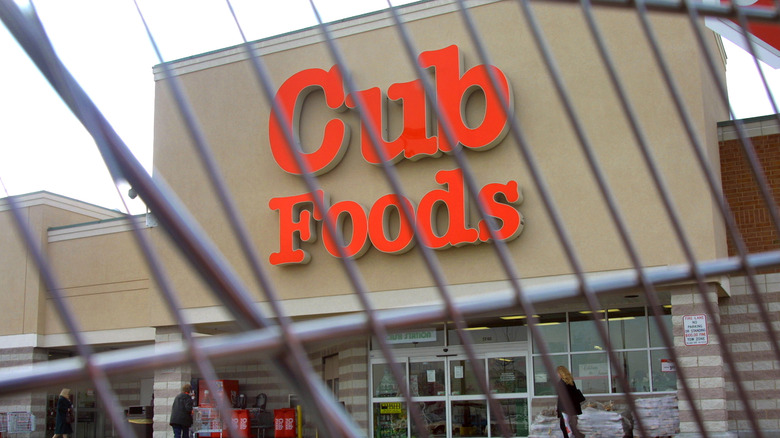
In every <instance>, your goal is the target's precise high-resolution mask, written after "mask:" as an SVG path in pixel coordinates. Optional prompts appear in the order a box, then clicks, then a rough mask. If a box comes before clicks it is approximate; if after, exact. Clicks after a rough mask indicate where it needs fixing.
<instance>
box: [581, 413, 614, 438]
mask: <svg viewBox="0 0 780 438" xmlns="http://www.w3.org/2000/svg"><path fill="white" fill-rule="evenodd" d="M623 423H624V419H623V416H622V415H620V413H619V412H615V411H612V410H606V409H599V408H598V407H595V406H592V405H588V406H586V407H585V409H583V410H582V415H580V416H579V421H578V422H577V425H578V428H579V430H580V432H582V433H583V434H585V436H586V437H588V438H622V437H624V436H625V435H626V433H625V430H624V428H623Z"/></svg>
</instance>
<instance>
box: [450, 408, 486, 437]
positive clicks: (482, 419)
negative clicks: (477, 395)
mask: <svg viewBox="0 0 780 438" xmlns="http://www.w3.org/2000/svg"><path fill="white" fill-rule="evenodd" d="M486 428H487V402H486V401H484V400H456V401H453V402H452V434H453V436H482V437H484V436H487V429H486Z"/></svg>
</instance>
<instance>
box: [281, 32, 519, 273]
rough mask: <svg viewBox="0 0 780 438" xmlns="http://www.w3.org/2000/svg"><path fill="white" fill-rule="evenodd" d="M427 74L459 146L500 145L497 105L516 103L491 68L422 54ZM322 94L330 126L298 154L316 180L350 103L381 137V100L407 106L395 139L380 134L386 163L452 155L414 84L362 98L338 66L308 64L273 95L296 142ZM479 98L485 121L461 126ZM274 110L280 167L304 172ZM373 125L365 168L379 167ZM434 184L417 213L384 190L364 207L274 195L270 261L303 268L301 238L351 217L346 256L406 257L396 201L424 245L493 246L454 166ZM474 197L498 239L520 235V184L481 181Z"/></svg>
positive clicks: (453, 50) (502, 127)
mask: <svg viewBox="0 0 780 438" xmlns="http://www.w3.org/2000/svg"><path fill="white" fill-rule="evenodd" d="M418 61H419V63H420V65H421V66H422V67H424V68H433V69H434V71H435V75H436V76H435V89H436V96H435V98H436V104H437V105H438V109H439V111H440V115H441V118H442V119H444V120H447V121H448V123H449V126H450V129H451V130H452V131H451V132H452V133H453V135H454V137H455V138H456V139H457V141H458V143H459V144H461V145H462V146H463V147H465V148H467V149H471V150H474V151H485V150H488V149H490V148H492V147H493V146H495V145H497V144H498V143H499V142H500V141H501V140H502V139H503V138H504V137H505V136H506V134H507V131H508V116H507V114H506V113H505V111H504V109H503V108H502V102H509V103H510V105H509V107H510V108H511V107H512V104H511V103H512V94H511V89H510V86H509V82H508V80H507V78H506V76H505V75H504V73H503V72H502V71H501V70H499V69H498V68H496V67H493V66H484V65H478V66H475V67H472V68H470V69H468V70H466V71H465V72H464V71H462V68H461V65H462V62H461V61H462V58H461V55H460V53H459V49H458V47H457V46H449V47H446V48H443V49H440V50H432V51H427V52H423V53H421V54H420V56H419V59H418ZM488 69H490V71H492V73H493V75H494V77H495V78H496V80H497V84H498V86H499V89H498V91H496V90H494V89H493V87H492V86H491V82H490V76H489V74H490V73H489V70H488ZM318 90H321V91H322V92H323V93H324V96H325V102H326V105H327V106H328V107H329V108H330V109H331V110H332V111H334V118H333V119H331V120H330V121H329V122H328V123H327V124H326V125H325V130H324V132H323V135H322V142H321V144H320V145H319V146H318V147H314V148H311V147H307V149H309V150H312V152H308V153H301V156H302V158H303V161H304V162H305V165H306V167H307V168H308V170H309V171H310V172H312V173H314V174H316V175H320V174H324V173H326V172H329V171H330V170H331V169H333V168H334V167H335V166H336V165H337V164H338V163H339V161H340V160H341V159H342V157H343V156H344V154H345V153H346V149H347V146H348V144H349V126H348V125H347V124H346V123H344V121H343V120H341V119H339V118H338V117H336V114H337V113H339V112H343V111H347V110H349V109H351V108H355V106H356V104H355V101H356V100H357V101H359V102H362V105H361V106H362V109H363V111H365V112H366V116H367V117H366V118H367V119H370V122H369V123H370V124H371V125H372V126H373V127H374V129H375V130H376V131H377V132H385V129H384V128H385V125H386V123H385V121H386V114H385V104H386V99H390V100H394V101H403V117H402V120H403V126H402V129H401V133H400V135H399V136H398V138H396V139H395V140H386V139H384V138H381V136H380V135H377V136H376V137H378V138H379V143H380V144H379V147H381V148H382V151H383V154H384V156H385V158H386V159H388V160H390V161H391V162H394V163H395V162H398V161H400V160H402V159H409V160H418V159H420V158H424V157H438V156H440V155H441V153H449V152H451V151H452V147H453V146H452V145H451V144H449V142H448V141H447V139H446V138H445V136H444V130H443V128H442V127H441V126H440V127H439V128H438V129H437V130H436V132H438V133H441V134H440V135H432V133H431V132H429V129H428V123H427V120H430V117H429V113H430V112H431V111H433V110H432V109H431V108H428V103H427V99H426V96H425V92H424V89H423V86H422V83H421V81H420V80H419V79H417V80H414V81H410V82H403V83H396V84H392V85H390V86H389V87H388V89H387V92H386V95H385V94H383V92H382V90H380V89H379V88H376V87H375V88H370V89H368V90H364V91H358V92H357V93H355V94H357V95H358V97H357V98H356V97H355V96H352V95H350V94H347V93H346V92H345V90H344V87H343V82H342V76H341V72H340V71H339V69H338V67H336V66H334V67H332V68H331V69H330V70H323V69H318V68H311V69H306V70H302V71H300V72H298V73H295V74H294V75H292V76H291V77H290V78H288V79H287V80H286V81H285V82H284V83H283V84H282V85H281V86H280V87H279V90H278V92H277V94H276V102H277V103H278V104H279V106H280V107H281V108H282V109H283V110H284V113H285V114H286V117H287V119H286V120H284V121H283V122H282V123H281V125H286V126H289V127H291V128H292V130H293V132H292V137H294V138H298V137H299V135H298V133H299V130H300V129H303V128H301V127H300V124H299V119H300V114H301V106H302V104H303V101H304V99H305V98H306V96H307V95H308V94H309V93H311V92H313V91H318ZM478 90H480V91H482V92H483V93H484V117H483V118H482V121H481V122H480V124H479V125H478V126H476V127H471V126H469V124H467V123H466V121H465V120H464V118H465V105H466V102H468V99H469V96H470V95H471V94H472V93H473V92H475V91H478ZM279 122H280V121H279V120H278V119H277V116H276V114H273V113H272V115H271V119H270V127H269V140H270V146H271V152H272V154H273V157H274V160H275V161H276V164H277V165H279V167H280V168H281V169H282V170H284V171H285V172H288V173H290V174H293V175H300V174H301V173H302V172H301V169H300V168H299V166H298V165H297V163H296V160H295V158H294V157H293V155H292V154H291V152H290V147H289V145H288V144H287V136H285V134H284V132H283V131H282V128H281V126H280V123H279ZM369 129H370V128H369V127H368V126H365V124H364V123H361V127H360V130H361V136H360V152H361V155H362V156H363V158H364V159H365V160H366V161H367V162H368V163H370V164H374V165H377V164H381V158H380V157H379V156H378V155H377V153H376V151H375V149H374V146H373V145H372V143H371V137H370V134H369ZM434 179H435V181H436V183H438V184H440V185H441V186H442V188H440V189H436V190H431V191H430V192H428V193H427V194H425V195H424V196H423V197H422V199H420V200H419V202H418V205H417V206H416V208H415V207H414V204H413V203H412V201H410V200H409V199H406V198H403V197H399V196H397V195H395V194H388V195H385V196H382V197H380V198H379V199H377V200H376V201H375V202H374V203H373V205H372V206H371V207H370V208H365V207H364V206H363V205H361V204H359V203H357V202H355V201H350V200H346V201H339V202H336V203H334V204H332V205H331V204H329V203H328V199H329V197H328V196H327V195H326V194H325V193H323V192H321V191H320V192H318V193H316V194H314V195H312V194H311V193H303V194H300V195H293V196H283V197H277V198H272V199H271V200H270V201H269V207H270V208H271V209H272V210H275V211H278V212H279V251H278V252H275V253H272V254H271V256H270V262H271V264H273V265H286V264H302V263H308V262H309V259H310V256H309V254H308V253H307V252H306V251H305V250H304V249H302V248H301V244H302V243H303V242H314V241H315V240H316V238H317V235H316V233H317V232H316V229H317V226H316V225H317V223H320V222H322V221H323V220H324V218H325V217H328V218H330V219H331V220H333V223H334V224H343V223H344V221H345V220H349V221H351V224H352V227H351V230H350V232H349V233H348V235H345V236H343V237H344V240H345V243H344V246H345V248H346V254H347V256H348V257H359V256H361V255H363V254H364V253H365V252H366V251H367V250H368V248H369V247H371V246H373V247H374V248H376V249H377V250H379V251H382V252H385V253H389V254H401V253H404V252H406V251H408V250H409V249H410V248H411V247H412V244H413V242H414V239H413V238H414V232H415V226H413V225H412V224H410V223H409V222H408V220H407V219H406V216H405V215H404V214H403V210H402V208H403V207H402V203H403V204H406V205H407V206H409V207H412V209H413V211H415V221H416V224H415V225H416V227H417V230H416V231H417V232H419V233H420V234H421V235H420V236H418V237H419V238H420V240H421V241H422V242H425V244H426V245H428V246H430V247H432V248H434V249H446V248H449V247H452V246H461V245H465V244H477V243H481V242H487V241H488V240H490V235H489V232H488V226H487V224H485V223H484V222H485V221H480V222H479V223H478V224H477V225H476V226H471V225H470V224H469V223H468V213H467V212H468V208H467V202H468V196H467V192H466V188H465V184H464V180H463V175H462V172H461V170H460V169H452V170H440V171H438V172H437V173H436V174H435V175H434ZM313 196H317V197H319V198H320V199H319V200H321V201H323V205H326V206H328V207H327V211H320V209H319V208H317V207H316V206H315V203H314V197H313ZM478 196H479V199H480V200H481V201H482V202H483V205H484V206H485V208H486V211H487V213H488V214H489V215H490V216H491V217H493V218H495V219H497V221H496V223H498V225H497V227H498V230H497V231H498V233H497V235H498V237H499V238H500V239H502V240H511V239H514V238H516V237H517V236H519V235H520V233H521V232H522V230H523V217H522V215H521V214H520V212H519V211H518V210H517V208H516V207H515V205H516V204H519V203H521V202H522V194H521V191H520V187H519V185H518V184H517V182H516V181H507V182H497V183H491V184H487V185H485V186H484V187H482V189H481V190H480V192H479V194H478ZM442 207H444V208H446V210H447V212H446V214H447V221H446V222H447V224H446V226H445V227H441V228H443V229H439V227H437V226H436V224H437V223H438V221H437V215H438V214H439V212H440V211H441V209H442ZM392 215H397V217H400V224H399V225H397V228H398V229H397V230H396V231H395V232H392V233H391V232H390V231H389V225H388V223H389V221H390V219H389V218H390V217H392ZM321 229H322V242H323V244H324V246H325V248H326V250H327V251H328V252H329V253H330V254H332V255H333V256H336V257H338V254H339V252H338V244H337V242H336V240H335V238H334V237H333V236H331V235H330V233H329V232H328V231H327V227H321Z"/></svg>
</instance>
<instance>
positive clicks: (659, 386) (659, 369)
mask: <svg viewBox="0 0 780 438" xmlns="http://www.w3.org/2000/svg"><path fill="white" fill-rule="evenodd" d="M650 364H651V367H652V371H653V391H654V392H660V391H676V390H677V369H676V368H675V363H674V362H672V359H671V357H670V356H669V352H668V351H666V350H665V349H664V350H651V351H650Z"/></svg>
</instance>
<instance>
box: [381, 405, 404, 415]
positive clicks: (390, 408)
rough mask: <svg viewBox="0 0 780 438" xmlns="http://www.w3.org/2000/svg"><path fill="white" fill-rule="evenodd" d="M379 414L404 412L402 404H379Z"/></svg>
mask: <svg viewBox="0 0 780 438" xmlns="http://www.w3.org/2000/svg"><path fill="white" fill-rule="evenodd" d="M379 413H380V414H400V413H403V411H402V410H401V403H379Z"/></svg>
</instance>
